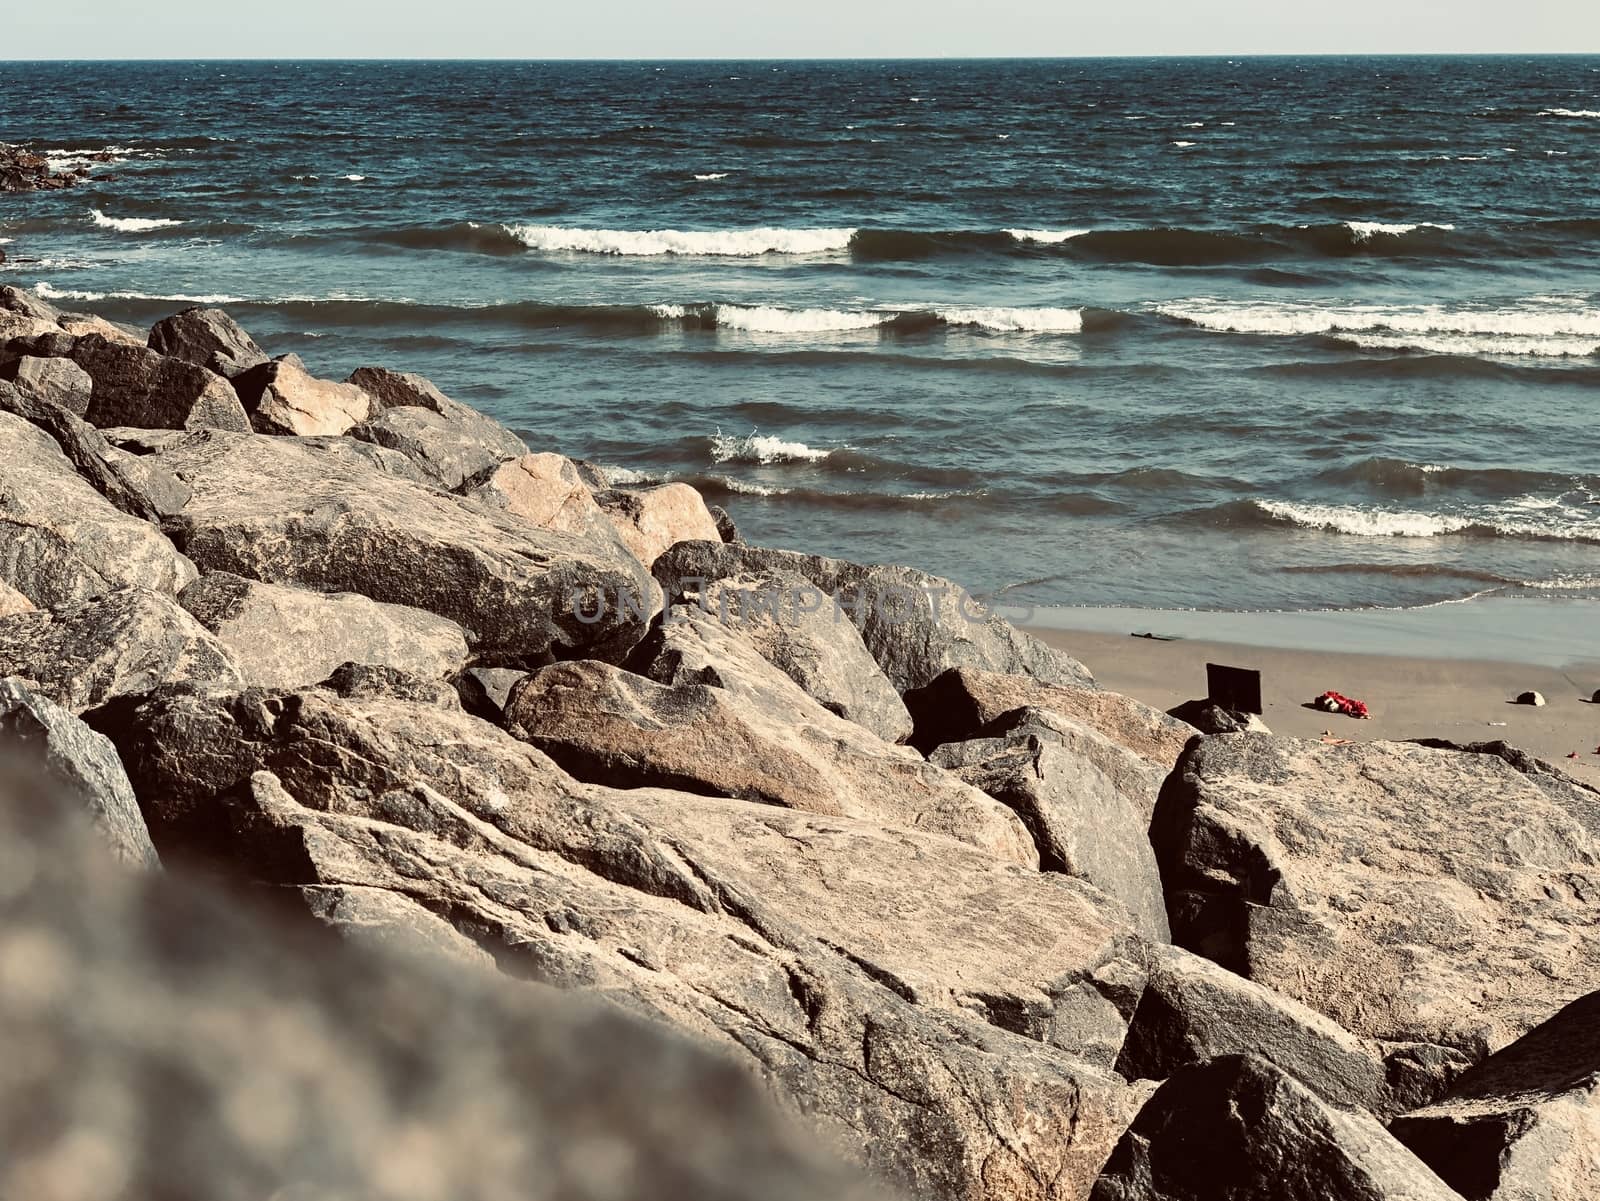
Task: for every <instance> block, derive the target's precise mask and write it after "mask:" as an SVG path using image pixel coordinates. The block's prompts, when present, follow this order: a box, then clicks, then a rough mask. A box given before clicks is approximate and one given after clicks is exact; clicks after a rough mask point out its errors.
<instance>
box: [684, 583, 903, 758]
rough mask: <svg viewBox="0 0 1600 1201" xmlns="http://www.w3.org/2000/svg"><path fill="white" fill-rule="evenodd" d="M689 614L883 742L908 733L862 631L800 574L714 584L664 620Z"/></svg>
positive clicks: (895, 697) (900, 707) (891, 687)
mask: <svg viewBox="0 0 1600 1201" xmlns="http://www.w3.org/2000/svg"><path fill="white" fill-rule="evenodd" d="M695 616H698V617H702V618H706V619H710V620H714V621H716V622H718V623H720V624H721V625H722V627H723V628H724V629H725V630H727V631H728V632H729V633H731V634H733V635H734V636H735V637H737V638H738V639H739V640H740V641H743V642H745V643H747V644H748V645H749V646H750V647H751V649H753V650H754V651H756V653H757V654H759V655H760V656H761V657H762V658H764V659H765V660H766V661H767V662H769V663H771V664H772V665H773V666H774V667H776V668H777V669H778V670H779V671H781V672H783V674H784V675H786V676H788V677H789V678H790V679H791V680H793V681H794V682H795V683H796V684H797V685H799V686H800V688H801V689H802V690H803V691H804V692H805V693H806V694H807V695H808V696H810V697H811V698H812V699H813V700H815V701H817V702H818V703H819V704H821V705H822V706H823V708H825V709H827V710H829V711H830V712H832V713H837V714H838V715H839V716H840V717H843V718H845V719H846V720H848V721H853V722H855V723H856V724H857V725H859V726H865V727H866V728H867V729H869V730H871V731H872V732H873V733H874V734H876V735H878V737H879V738H882V739H883V740H884V741H886V742H904V741H905V740H906V739H907V738H909V737H910V736H911V714H910V713H909V712H907V710H906V706H905V702H904V701H902V700H901V699H900V694H899V693H898V692H896V691H895V690H894V685H893V684H891V683H889V678H888V677H887V676H886V675H884V674H883V672H882V670H881V669H880V668H879V667H878V664H877V661H876V660H875V659H873V657H872V655H871V654H870V653H869V652H868V651H867V647H866V643H864V642H862V640H861V633H860V631H859V630H857V629H856V627H855V624H854V623H853V622H851V621H850V620H849V619H848V618H847V617H845V616H844V615H843V614H842V613H840V612H839V611H838V610H837V609H836V608H835V607H834V604H833V602H832V600H831V599H829V598H828V597H826V596H824V595H823V594H822V592H821V591H820V590H819V589H818V588H816V587H815V586H814V585H813V584H812V583H811V582H810V581H809V580H807V579H806V578H805V577H803V576H798V575H792V574H785V573H783V572H769V573H766V574H763V575H759V576H756V575H751V576H735V577H733V578H732V579H725V580H718V581H716V582H715V583H710V584H707V585H706V586H705V587H704V588H703V589H701V590H700V591H699V593H698V594H695V595H694V596H693V597H692V598H691V599H690V600H687V601H685V602H684V603H683V604H680V605H677V606H674V608H673V609H671V610H670V611H669V612H668V614H667V618H666V623H667V624H669V625H670V624H671V623H673V622H675V621H678V620H680V619H682V618H684V617H695Z"/></svg>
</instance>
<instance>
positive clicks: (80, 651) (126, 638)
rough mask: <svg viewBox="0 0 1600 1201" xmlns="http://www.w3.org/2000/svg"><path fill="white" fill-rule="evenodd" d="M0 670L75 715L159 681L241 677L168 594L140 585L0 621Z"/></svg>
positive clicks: (227, 681)
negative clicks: (152, 590) (90, 599)
mask: <svg viewBox="0 0 1600 1201" xmlns="http://www.w3.org/2000/svg"><path fill="white" fill-rule="evenodd" d="M0 676H18V677H21V678H22V679H23V680H24V681H26V682H27V683H28V685H29V686H30V687H31V688H32V689H33V690H34V691H35V692H38V693H39V694H41V695H43V696H45V697H47V698H49V699H50V700H52V701H55V702H56V703H57V704H58V705H61V706H62V707H63V708H66V709H70V710H71V711H72V712H74V713H82V712H83V711H84V710H86V709H91V708H94V707H96V706H98V705H103V704H105V703H106V702H107V701H109V700H113V699H115V698H117V697H126V696H139V695H142V694H143V693H146V692H149V691H151V690H152V689H154V688H156V687H157V686H159V685H161V684H170V683H180V682H182V683H192V684H200V685H204V684H216V685H222V686H226V685H241V684H243V682H244V679H243V676H242V675H241V674H240V672H239V669H238V667H237V666H236V665H235V664H234V662H233V659H232V657H231V656H230V655H229V654H228V652H227V651H226V650H224V649H223V647H222V645H221V644H220V643H219V642H218V641H217V640H216V639H215V638H213V637H212V636H211V634H210V633H209V632H207V630H206V629H205V628H204V627H203V626H201V625H200V624H199V623H198V622H197V621H195V619H194V618H192V617H190V616H189V615H188V614H187V613H185V612H184V611H183V610H182V609H180V608H179V607H178V606H177V604H176V603H175V602H174V601H173V600H172V598H171V597H168V596H164V595H162V594H161V593H157V592H150V591H147V590H146V589H143V588H122V589H119V590H117V591H115V592H108V593H106V594H105V595H104V596H101V597H98V598H96V599H95V600H92V601H86V602H84V603H83V604H80V605H75V606H72V607H69V608H60V609H57V610H55V612H53V613H47V612H44V611H37V612H33V613H21V614H18V615H16V616H14V617H7V618H5V619H4V620H0Z"/></svg>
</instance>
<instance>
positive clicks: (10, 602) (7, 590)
mask: <svg viewBox="0 0 1600 1201" xmlns="http://www.w3.org/2000/svg"><path fill="white" fill-rule="evenodd" d="M32 611H33V602H32V601H31V600H29V599H28V598H27V597H25V596H23V595H22V593H20V592H18V591H17V590H16V589H15V588H13V587H12V586H11V585H10V584H7V583H6V582H5V581H4V580H0V617H10V616H12V615H13V614H15V613H31V612H32Z"/></svg>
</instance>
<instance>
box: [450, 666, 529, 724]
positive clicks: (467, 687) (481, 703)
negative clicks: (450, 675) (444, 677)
mask: <svg viewBox="0 0 1600 1201" xmlns="http://www.w3.org/2000/svg"><path fill="white" fill-rule="evenodd" d="M527 678H528V673H527V672H525V671H513V670H512V669H510V668H506V667H472V668H468V669H467V670H466V671H464V672H462V673H461V674H460V675H459V676H458V677H456V694H457V695H458V696H459V697H460V698H461V705H462V708H464V709H465V710H466V711H467V712H468V713H471V714H473V715H474V716H476V717H481V718H483V720H484V721H492V722H494V724H495V725H501V724H502V723H504V721H505V716H506V704H507V703H508V702H509V701H510V699H511V691H512V689H514V688H515V687H516V686H517V685H518V684H520V683H521V682H522V681H523V680H525V679H527Z"/></svg>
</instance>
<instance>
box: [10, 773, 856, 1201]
mask: <svg viewBox="0 0 1600 1201" xmlns="http://www.w3.org/2000/svg"><path fill="white" fill-rule="evenodd" d="M267 779H270V777H263V787H266V786H267V785H266V783H265V781H266V780H267ZM40 792H41V789H40V787H39V785H38V782H37V780H35V779H31V778H23V777H19V776H18V774H17V773H16V772H15V771H9V772H4V773H3V774H0V846H3V847H4V848H5V852H6V859H7V863H8V864H9V865H22V864H26V865H27V870H23V871H13V872H10V873H8V874H7V876H6V887H5V888H3V889H0V952H3V954H0V962H3V963H4V964H5V968H6V973H7V974H6V987H5V988H3V989H0V1029H4V1030H5V1032H6V1044H7V1051H6V1063H5V1080H6V1088H5V1089H4V1091H3V1092H0V1145H4V1146H5V1148H6V1154H5V1157H4V1159H3V1161H0V1195H4V1196H7V1197H19V1198H22V1197H28V1198H52V1199H60V1201H65V1199H68V1198H73V1199H80V1201H86V1199H87V1198H90V1197H103V1196H109V1195H112V1194H110V1193H108V1192H107V1191H106V1190H107V1188H108V1187H110V1186H112V1185H114V1186H115V1190H116V1192H115V1195H120V1196H125V1197H130V1198H133V1197H142V1198H157V1197H161V1198H179V1197H208V1198H245V1197H254V1198H267V1197H276V1198H313V1197H316V1198H334V1197H345V1198H355V1197H361V1198H371V1199H373V1201H377V1199H378V1198H385V1199H392V1201H400V1199H402V1198H403V1199H405V1201H445V1199H450V1201H505V1199H507V1198H513V1197H514V1198H518V1199H520V1201H568V1199H576V1198H582V1199H583V1201H632V1199H634V1198H637V1197H641V1196H657V1197H671V1198H680V1197H681V1198H689V1197H703V1198H718V1199H719V1201H867V1198H868V1197H876V1196H879V1193H878V1191H877V1190H876V1189H875V1188H870V1187H869V1186H868V1185H866V1184H865V1183H864V1182H863V1181H861V1180H860V1179H858V1178H857V1177H856V1175H855V1174H853V1173H851V1172H850V1171H849V1170H847V1169H845V1168H844V1167H843V1166H842V1165H836V1164H834V1163H831V1162H830V1161H829V1158H828V1156H827V1155H826V1154H825V1152H824V1151H823V1149H822V1148H821V1147H820V1145H819V1144H818V1143H817V1141H816V1140H815V1138H814V1137H812V1136H808V1135H807V1134H806V1133H805V1132H803V1131H801V1130H799V1129H798V1127H797V1124H796V1123H795V1122H794V1119H793V1118H792V1117H791V1118H785V1117H783V1116H781V1115H780V1114H778V1112H777V1111H776V1107H775V1106H773V1105H772V1104H771V1103H770V1100H769V1099H768V1098H767V1097H765V1096H763V1095H762V1093H763V1090H762V1089H761V1088H760V1087H759V1086H758V1085H757V1084H756V1083H755V1082H754V1081H752V1080H751V1079H750V1075H749V1073H748V1072H746V1071H744V1070H741V1067H740V1065H739V1064H737V1063H733V1062H730V1061H729V1059H728V1058H727V1056H726V1055H723V1054H718V1053H717V1052H716V1051H714V1050H711V1049H708V1048H707V1047H705V1046H701V1045H695V1043H694V1042H692V1041H691V1040H690V1039H686V1038H683V1037H680V1036H678V1035H676V1034H674V1033H673V1032H672V1031H670V1030H668V1029H666V1028H665V1027H664V1026H663V1025H662V1024H660V1023H659V1022H649V1021H641V1020H639V1019H638V1018H637V1017H634V1016H630V1015H627V1014H624V1013H622V1012H621V1011H620V1010H619V1009H618V1008H617V1007H616V1006H614V1005H610V1004H607V1003H605V1002H603V1001H599V1000H596V999H592V998H582V997H574V996H562V995H560V994H557V993H556V992H554V991H553V990H550V989H541V988H537V987H533V986H529V985H526V984H521V983H515V982H512V981H508V980H505V979H503V978H497V976H496V975H495V973H494V971H493V968H492V960H491V959H490V957H489V955H488V954H487V953H486V952H485V951H483V950H481V949H480V948H479V947H477V946H476V945H475V944H474V943H473V942H472V941H471V939H470V938H468V937H467V936H465V935H463V934H461V933H458V932H457V931H456V930H455V929H454V928H452V927H451V926H450V925H449V924H447V923H446V922H445V921H443V920H441V919H440V918H437V917H434V916H433V915H431V914H430V913H428V911H427V910H426V909H424V908H423V907H422V906H420V905H418V904H417V903H415V902H414V901H412V900H410V899H409V898H407V897H405V896H403V895H401V894H400V893H398V892H391V891H388V890H382V889H374V888H362V887H342V886H337V885H330V886H323V885H309V886H307V887H305V888H304V889H301V890H296V891H295V892H293V893H291V894H290V895H291V896H293V897H294V898H295V899H296V900H297V901H299V902H301V903H302V905H303V912H304V913H305V914H306V916H305V917H302V918H300V919H299V920H296V921H293V922H291V921H289V920H287V919H286V918H285V917H284V915H283V914H282V912H280V911H278V910H273V909H268V908H263V907H262V906H260V905H259V903H254V902H249V903H247V902H242V901H241V899H240V898H239V897H237V896H235V895H229V894H227V893H224V892H221V891H217V890H214V889H212V888H210V887H206V886H203V885H201V884H199V883H197V882H195V881H192V880H188V879H184V878H182V877H181V876H176V875H167V874H163V873H160V872H130V871H126V870H118V865H117V864H116V863H115V862H114V861H113V860H112V859H111V858H110V857H109V856H108V855H107V854H106V852H105V850H104V849H103V847H102V846H101V845H99V843H100V839H99V838H98V837H97V836H96V835H95V834H94V833H93V832H92V831H90V830H87V829H83V828H82V826H83V825H84V823H83V822H82V821H81V819H80V820H79V821H73V820H71V818H72V817H73V815H72V814H71V813H64V812H63V811H62V807H61V806H60V805H59V804H55V803H52V802H51V801H50V800H49V799H47V798H44V797H41V796H40V795H39V794H40ZM340 936H343V937H340Z"/></svg>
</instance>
